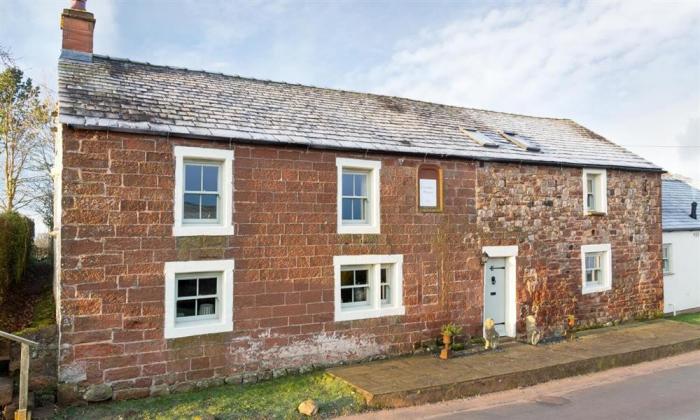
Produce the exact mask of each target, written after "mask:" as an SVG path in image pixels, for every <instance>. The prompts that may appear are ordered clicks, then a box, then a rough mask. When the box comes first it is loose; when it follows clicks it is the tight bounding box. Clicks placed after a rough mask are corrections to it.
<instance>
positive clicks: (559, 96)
mask: <svg viewBox="0 0 700 420" xmlns="http://www.w3.org/2000/svg"><path fill="white" fill-rule="evenodd" d="M698 28H700V3H697V2H691V1H678V2H674V3H672V4H670V3H669V2H655V1H643V2H640V1H617V2H569V3H554V2H546V3H541V2H540V3H529V4H528V3H526V4H517V5H513V6H506V7H503V8H498V9H492V10H490V11H486V12H483V13H481V14H480V15H478V16H466V17H464V18H461V19H456V20H455V21H454V22H452V23H450V24H448V25H447V26H445V27H442V28H438V29H430V28H428V29H424V30H423V31H421V32H420V33H419V34H418V35H416V36H415V37H413V38H408V39H404V40H403V41H402V42H401V43H399V44H398V46H397V49H396V51H395V52H394V54H393V56H392V57H391V58H390V59H389V60H388V61H387V62H385V63H384V64H381V65H378V66H376V67H374V68H373V69H371V70H370V71H369V72H368V73H366V74H363V75H358V74H354V75H352V76H351V77H350V78H349V79H348V82H347V83H348V84H350V85H361V86H363V87H364V88H365V89H366V90H370V91H379V92H383V93H388V94H392V95H399V96H407V97H411V98H417V99H423V100H430V101H436V102H442V103H449V104H456V105H462V106H471V107H476V108H488V109H495V110H499V111H509V112H517V113H524V114H535V115H546V116H555V117H567V118H572V119H575V120H577V121H579V122H581V123H583V124H585V125H587V126H588V127H589V128H591V129H593V130H594V131H599V132H601V134H603V135H607V136H609V137H610V138H611V139H612V140H614V141H616V142H617V143H620V144H624V145H631V146H633V147H630V148H631V149H633V150H634V151H635V152H637V153H639V154H641V155H643V156H645V157H647V158H648V159H650V160H652V161H655V162H656V163H658V164H661V165H663V166H664V167H667V168H669V169H670V170H673V171H677V172H682V173H685V174H686V175H689V176H693V177H695V178H700V162H699V161H698V156H695V157H694V158H693V159H692V160H691V159H686V160H683V161H681V160H680V159H678V153H677V149H666V150H663V151H661V150H660V148H650V147H648V146H659V145H664V146H666V147H667V146H671V145H677V144H676V141H677V140H676V136H677V134H678V133H679V132H680V131H682V130H683V129H684V128H685V125H686V122H687V121H688V119H689V118H691V117H692V116H695V115H697V114H698V111H699V107H698V104H700V49H699V48H698V45H700V29H698ZM695 142H696V143H697V142H698V139H697V138H696V139H695ZM641 145H643V146H644V147H641ZM686 156H687V155H686Z"/></svg>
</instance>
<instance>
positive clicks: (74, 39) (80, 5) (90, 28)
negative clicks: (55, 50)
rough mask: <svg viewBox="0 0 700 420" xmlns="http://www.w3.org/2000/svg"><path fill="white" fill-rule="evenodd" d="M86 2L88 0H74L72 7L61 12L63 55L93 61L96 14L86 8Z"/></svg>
mask: <svg viewBox="0 0 700 420" xmlns="http://www.w3.org/2000/svg"><path fill="white" fill-rule="evenodd" d="M85 2H86V0H72V1H71V7H70V9H63V13H62V14H61V29H62V30H63V43H62V46H61V48H62V53H61V56H62V57H63V56H68V57H70V58H74V59H79V60H85V61H92V38H93V32H94V30H95V16H94V15H93V14H92V13H90V12H88V11H86V10H85Z"/></svg>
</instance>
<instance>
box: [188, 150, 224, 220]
mask: <svg viewBox="0 0 700 420" xmlns="http://www.w3.org/2000/svg"><path fill="white" fill-rule="evenodd" d="M222 166H223V164H222V163H221V162H211V163H207V162H197V161H191V162H190V161H185V191H184V194H185V195H184V198H183V199H184V216H183V221H184V223H211V222H218V220H219V216H220V215H221V176H220V174H221V167H222Z"/></svg>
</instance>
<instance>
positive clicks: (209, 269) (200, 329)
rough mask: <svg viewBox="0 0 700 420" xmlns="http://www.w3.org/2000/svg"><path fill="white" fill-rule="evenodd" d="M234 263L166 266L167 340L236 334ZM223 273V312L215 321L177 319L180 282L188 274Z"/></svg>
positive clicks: (219, 293) (220, 296)
mask: <svg viewBox="0 0 700 420" xmlns="http://www.w3.org/2000/svg"><path fill="white" fill-rule="evenodd" d="M233 269H234V262H233V260H206V261H174V262H166V263H165V270H164V274H165V325H164V329H163V335H164V337H165V338H166V339H170V338H180V337H190V336H195V335H203V334H214V333H222V332H230V331H233ZM205 273H206V274H211V273H221V280H220V282H218V283H217V297H218V299H219V308H218V309H217V314H216V315H217V316H216V317H215V318H211V319H198V320H187V321H180V322H178V321H177V319H176V315H177V314H176V304H177V280H178V277H179V276H181V275H186V274H205Z"/></svg>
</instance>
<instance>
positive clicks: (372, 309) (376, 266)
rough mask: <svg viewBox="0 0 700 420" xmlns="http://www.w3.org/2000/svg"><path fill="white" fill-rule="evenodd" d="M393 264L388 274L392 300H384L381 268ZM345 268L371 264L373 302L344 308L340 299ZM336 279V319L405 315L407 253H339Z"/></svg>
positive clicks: (334, 268)
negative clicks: (404, 269) (404, 274)
mask: <svg viewBox="0 0 700 420" xmlns="http://www.w3.org/2000/svg"><path fill="white" fill-rule="evenodd" d="M387 266H391V269H390V270H388V271H387V275H390V276H391V277H392V278H391V279H390V280H389V284H390V286H389V293H390V299H389V302H388V303H384V302H382V299H381V270H382V268H386V267H387ZM343 267H358V268H361V267H367V268H368V269H369V271H370V273H369V286H370V287H369V300H370V301H369V305H363V306H360V307H356V308H353V307H345V308H343V305H342V301H341V298H340V272H341V270H342V268H343ZM333 271H334V278H335V287H334V292H335V293H334V295H335V299H334V300H335V316H334V319H335V321H351V320H355V319H367V318H379V317H383V316H393V315H404V314H405V313H406V308H405V307H404V306H403V255H400V254H397V255H339V256H335V257H333Z"/></svg>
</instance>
